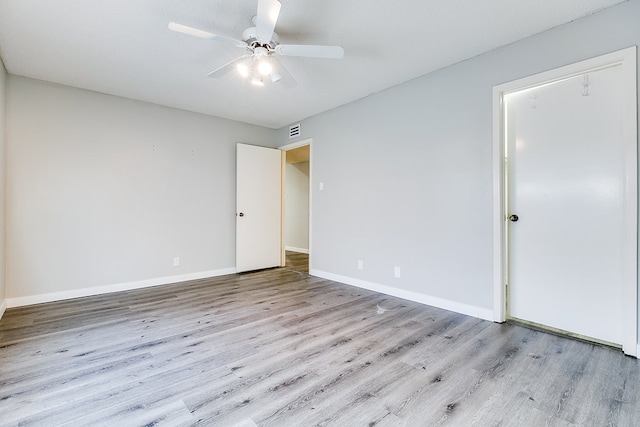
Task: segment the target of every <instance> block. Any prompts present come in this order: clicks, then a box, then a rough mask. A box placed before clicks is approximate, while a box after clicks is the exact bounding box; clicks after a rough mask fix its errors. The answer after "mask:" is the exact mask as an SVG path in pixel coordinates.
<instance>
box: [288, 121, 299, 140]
mask: <svg viewBox="0 0 640 427" xmlns="http://www.w3.org/2000/svg"><path fill="white" fill-rule="evenodd" d="M296 136H300V123H298V124H297V125H293V126H289V138H295V137H296Z"/></svg>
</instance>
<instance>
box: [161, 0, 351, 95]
mask: <svg viewBox="0 0 640 427" xmlns="http://www.w3.org/2000/svg"><path fill="white" fill-rule="evenodd" d="M281 7H282V5H281V4H280V2H279V1H278V0H258V14H257V15H256V16H255V17H254V18H253V24H254V25H255V26H254V27H250V28H247V29H246V30H244V31H243V33H242V40H235V39H231V38H228V37H225V36H221V35H219V34H213V33H210V32H208V31H203V30H199V29H197V28H193V27H188V26H186V25H182V24H178V23H175V22H170V23H169V29H170V30H172V31H177V32H179V33H183V34H188V35H191V36H195V37H200V38H203V39H211V40H216V41H220V42H223V43H228V44H232V45H234V46H237V47H240V48H244V49H245V50H246V53H245V54H244V55H242V56H240V57H239V58H236V59H234V60H233V61H231V62H229V63H227V64H225V65H223V66H222V67H220V68H217V69H215V70H213V71H212V72H210V73H209V74H207V75H208V76H209V77H214V78H219V77H222V76H224V75H225V74H227V73H229V72H230V71H231V70H233V69H236V70H237V72H238V73H239V74H240V75H241V76H243V77H251V82H252V83H253V84H255V85H257V86H263V85H264V82H265V80H267V81H271V82H273V83H279V84H281V85H282V86H284V87H288V88H290V87H293V86H295V85H296V81H295V79H294V78H293V77H292V76H291V74H289V72H288V71H287V70H286V69H285V68H284V67H283V66H282V64H281V63H280V61H278V59H277V58H276V57H277V56H278V55H281V56H303V57H308V58H331V59H340V58H342V57H343V56H344V49H343V48H342V47H341V46H319V45H296V44H280V39H279V38H278V35H277V34H276V33H275V32H274V30H275V27H276V22H277V21H278V16H279V15H280V8H281Z"/></svg>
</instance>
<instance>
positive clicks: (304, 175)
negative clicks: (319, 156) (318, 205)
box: [280, 139, 311, 273]
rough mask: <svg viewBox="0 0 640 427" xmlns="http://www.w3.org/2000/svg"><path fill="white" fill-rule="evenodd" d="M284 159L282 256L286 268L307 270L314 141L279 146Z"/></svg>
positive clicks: (308, 265) (309, 245) (305, 271)
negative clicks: (312, 147) (312, 145)
mask: <svg viewBox="0 0 640 427" xmlns="http://www.w3.org/2000/svg"><path fill="white" fill-rule="evenodd" d="M280 149H281V150H282V151H284V160H285V161H284V162H283V179H282V182H283V206H282V214H283V219H282V230H283V238H282V242H283V248H282V249H283V258H284V260H285V268H287V269H290V270H294V271H298V272H302V273H308V272H309V268H310V255H311V254H310V252H311V251H310V248H311V233H310V230H311V185H310V182H311V140H310V139H308V140H304V141H300V142H298V143H294V144H289V145H286V146H283V147H280Z"/></svg>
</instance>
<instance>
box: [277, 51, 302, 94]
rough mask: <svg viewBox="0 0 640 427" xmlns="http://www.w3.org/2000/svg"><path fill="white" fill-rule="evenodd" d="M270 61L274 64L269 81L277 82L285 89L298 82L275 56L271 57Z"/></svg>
mask: <svg viewBox="0 0 640 427" xmlns="http://www.w3.org/2000/svg"><path fill="white" fill-rule="evenodd" d="M271 61H272V62H273V63H274V64H275V67H274V69H273V72H272V73H271V81H272V82H273V83H277V84H279V85H280V86H282V87H284V88H285V89H291V88H292V87H295V86H296V85H297V84H298V82H296V79H294V78H293V76H292V75H291V74H290V73H289V72H288V71H287V69H286V68H284V66H283V65H282V63H281V62H280V61H278V59H277V58H276V57H275V56H272V57H271Z"/></svg>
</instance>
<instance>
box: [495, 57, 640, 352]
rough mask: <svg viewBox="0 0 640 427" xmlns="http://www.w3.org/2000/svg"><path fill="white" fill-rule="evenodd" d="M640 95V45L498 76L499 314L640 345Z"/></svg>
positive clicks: (627, 348) (631, 347) (630, 348)
mask: <svg viewBox="0 0 640 427" xmlns="http://www.w3.org/2000/svg"><path fill="white" fill-rule="evenodd" d="M602 88H606V89H603V90H601V91H600V92H598V90H600V89H602ZM591 90H593V93H592V92H591ZM576 91H577V95H575V94H574V92H576ZM566 93H571V95H570V96H567V95H566ZM574 95H575V97H574ZM636 95H637V89H636V48H635V47H632V48H628V49H624V50H621V51H618V52H614V53H611V54H608V55H603V56H600V57H597V58H593V59H590V60H587V61H582V62H580V63H577V64H573V65H569V66H566V67H562V68H559V69H556V70H552V71H548V72H545V73H541V74H538V75H534V76H530V77H527V78H524V79H520V80H516V81H513V82H510V83H505V84H502V85H499V86H496V87H494V91H493V111H494V160H493V162H494V167H493V170H494V171H493V173H494V175H493V176H494V186H493V199H494V204H493V206H494V207H493V213H494V217H493V221H494V222H493V228H494V234H493V236H494V238H493V247H494V320H496V321H498V322H503V321H505V320H506V319H507V318H516V319H520V320H524V321H526V322H528V323H530V324H533V325H536V326H540V325H542V326H543V327H544V328H546V329H550V330H552V331H555V332H562V333H564V334H567V335H573V336H576V335H577V336H578V337H580V338H586V339H592V338H596V339H593V341H596V342H598V338H599V337H600V336H603V337H604V338H602V339H601V340H602V341H605V342H609V343H614V344H619V345H621V347H622V349H623V351H624V352H625V353H626V354H628V355H632V356H636V355H637V354H638V343H637V330H638V312H637V307H638V300H637V298H638V290H637V286H638V285H637V265H638V260H637V240H638V239H637V220H638V215H637V188H638V183H637V179H638V176H637V124H636V122H637V109H636ZM570 97H573V98H571V99H569V98H570ZM545 102H546V104H545ZM588 103H591V106H585V105H586V104H588ZM603 106H604V107H603ZM613 109H615V110H616V111H617V112H616V113H615V114H613V113H611V111H612V110H613ZM609 113H611V117H612V119H611V120H613V122H606V121H600V120H601V119H602V117H603V116H607V114H609ZM545 117H546V118H545ZM603 120H604V119H603ZM595 122H597V123H596V124H594V123H595ZM607 129H612V130H613V132H614V134H615V135H614V137H609V136H603V135H605V131H606V130H607ZM604 143H606V144H609V145H601V144H604ZM598 144H600V145H598ZM604 193H606V195H604ZM603 195H604V196H603ZM605 196H606V197H605ZM585 307H590V308H588V309H585ZM603 325H605V326H603ZM591 332H593V333H591ZM609 336H611V337H614V338H615V339H608V338H607V337H609Z"/></svg>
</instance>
